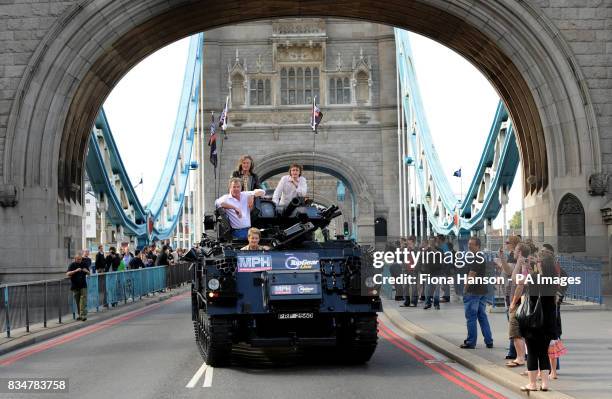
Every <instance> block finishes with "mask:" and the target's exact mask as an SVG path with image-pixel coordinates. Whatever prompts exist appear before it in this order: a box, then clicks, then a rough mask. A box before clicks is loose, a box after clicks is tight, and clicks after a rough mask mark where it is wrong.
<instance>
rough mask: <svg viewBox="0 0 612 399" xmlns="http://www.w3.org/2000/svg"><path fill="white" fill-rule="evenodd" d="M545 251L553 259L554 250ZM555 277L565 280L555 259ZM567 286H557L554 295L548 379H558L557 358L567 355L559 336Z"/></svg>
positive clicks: (546, 249)
mask: <svg viewBox="0 0 612 399" xmlns="http://www.w3.org/2000/svg"><path fill="white" fill-rule="evenodd" d="M544 251H547V252H548V254H549V255H550V256H552V257H553V258H555V249H554V247H553V246H552V245H550V244H544V245H542V252H544ZM555 275H556V276H559V277H561V278H564V277H565V278H567V277H568V276H567V273H566V272H565V270H563V268H562V267H561V264H560V263H559V260H558V259H556V258H555ZM567 288H568V286H567V285H559V287H558V290H557V293H556V295H555V306H556V309H557V330H556V337H554V338H553V339H552V340H551V341H550V346H549V348H548V359H549V360H550V378H551V379H553V380H556V379H557V378H558V375H557V370H558V369H559V357H561V356H562V355H564V354H565V353H567V349H565V346H564V345H563V342H562V341H561V334H562V333H563V329H562V327H561V304H562V303H563V298H564V297H565V293H566V292H567Z"/></svg>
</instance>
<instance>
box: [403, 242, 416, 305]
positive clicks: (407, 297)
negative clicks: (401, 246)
mask: <svg viewBox="0 0 612 399" xmlns="http://www.w3.org/2000/svg"><path fill="white" fill-rule="evenodd" d="M405 247H406V250H407V251H408V262H406V263H405V264H404V267H405V269H404V270H405V273H406V275H408V276H412V277H413V279H414V280H415V281H414V284H408V283H407V284H405V285H404V304H403V305H402V306H405V307H409V306H412V307H416V306H417V304H418V301H419V286H418V274H419V269H420V265H417V264H415V261H414V256H413V252H414V250H415V248H416V237H415V236H410V237H408V239H407V240H406V241H405Z"/></svg>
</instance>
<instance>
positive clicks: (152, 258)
mask: <svg viewBox="0 0 612 399" xmlns="http://www.w3.org/2000/svg"><path fill="white" fill-rule="evenodd" d="M156 252H157V246H156V245H155V243H152V244H151V245H150V246H149V253H148V254H147V259H148V261H149V262H148V264H147V266H155V264H156V262H157V253H156Z"/></svg>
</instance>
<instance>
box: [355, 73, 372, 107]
mask: <svg viewBox="0 0 612 399" xmlns="http://www.w3.org/2000/svg"><path fill="white" fill-rule="evenodd" d="M355 97H357V102H358V103H367V102H368V100H369V99H370V87H369V86H368V75H367V74H366V73H365V72H363V71H361V72H359V73H358V74H357V93H356V96H355Z"/></svg>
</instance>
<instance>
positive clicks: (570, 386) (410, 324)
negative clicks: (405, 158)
mask: <svg viewBox="0 0 612 399" xmlns="http://www.w3.org/2000/svg"><path fill="white" fill-rule="evenodd" d="M400 304H401V302H396V301H392V300H384V304H383V309H384V311H385V314H386V315H387V317H389V319H390V320H391V321H392V322H393V323H394V324H396V325H397V326H398V327H400V328H401V329H402V330H404V331H405V332H406V333H408V334H410V335H412V336H415V337H416V338H417V339H418V340H420V341H421V342H424V343H426V344H427V345H430V346H432V347H434V348H435V349H436V350H440V351H442V352H443V353H444V354H445V355H447V356H448V357H450V358H453V359H454V360H455V361H457V362H460V363H462V364H464V365H465V366H467V367H469V368H472V369H473V370H476V371H478V372H480V373H481V374H483V375H485V376H487V377H491V378H492V379H496V380H497V382H498V383H504V385H506V386H508V387H510V388H514V389H517V388H518V387H519V386H520V385H523V384H525V383H527V377H522V376H520V375H519V373H520V371H522V370H524V368H518V367H517V368H514V369H511V368H507V367H505V366H504V363H505V362H506V360H505V359H504V358H505V355H506V350H507V347H508V335H507V333H508V327H507V326H508V324H507V321H506V315H505V313H489V323H490V324H491V329H492V331H493V338H494V344H495V347H494V348H493V349H486V348H485V345H484V342H483V338H482V335H481V334H480V332H479V334H480V335H479V337H478V344H477V348H476V349H475V350H468V349H460V348H459V345H460V344H461V343H462V342H463V340H464V339H465V337H466V325H465V317H464V313H463V304H462V303H459V302H454V301H452V302H451V303H442V304H441V310H435V309H434V308H431V309H429V310H424V309H423V305H421V304H419V307H417V308H405V307H400V306H399V305H400ZM568 306H571V305H568ZM563 309H564V308H562V314H561V318H562V323H563V337H562V338H563V342H564V344H565V346H566V347H567V348H568V354H567V355H565V356H563V357H562V358H561V369H560V370H559V379H558V380H553V381H552V382H551V387H552V389H553V391H552V392H549V393H544V392H541V393H538V394H537V395H534V393H532V394H531V397H534V398H535V397H538V398H539V397H543V398H555V399H556V398H560V397H564V395H562V394H561V393H564V394H567V395H569V396H571V397H574V398H578V399H600V398H601V399H603V398H606V399H607V398H610V397H611V395H612V312H610V311H603V310H580V311H566V312H563ZM479 331H480V328H479ZM507 371H509V372H510V373H507ZM487 374H489V375H487ZM565 397H566V396H565Z"/></svg>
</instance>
